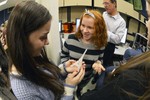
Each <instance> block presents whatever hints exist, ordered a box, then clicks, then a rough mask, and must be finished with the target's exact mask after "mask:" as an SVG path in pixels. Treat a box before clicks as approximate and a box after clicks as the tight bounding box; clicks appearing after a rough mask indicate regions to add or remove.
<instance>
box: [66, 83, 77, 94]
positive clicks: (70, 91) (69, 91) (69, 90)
mask: <svg viewBox="0 0 150 100" xmlns="http://www.w3.org/2000/svg"><path fill="white" fill-rule="evenodd" d="M64 89H65V92H64V95H66V96H71V95H73V92H74V90H75V86H73V85H68V84H64Z"/></svg>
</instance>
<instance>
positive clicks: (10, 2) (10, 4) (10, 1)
mask: <svg viewBox="0 0 150 100" xmlns="http://www.w3.org/2000/svg"><path fill="white" fill-rule="evenodd" d="M2 1H5V0H0V2H2ZM20 1H25V0H8V1H7V3H6V4H4V5H2V6H0V11H2V10H4V9H6V8H10V7H13V6H14V5H15V4H16V3H17V2H20Z"/></svg>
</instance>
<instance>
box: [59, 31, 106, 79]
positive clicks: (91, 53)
mask: <svg viewBox="0 0 150 100" xmlns="http://www.w3.org/2000/svg"><path fill="white" fill-rule="evenodd" d="M85 49H88V50H87V52H86V54H85V56H84V58H83V61H84V62H85V64H86V69H85V71H86V72H85V77H84V79H86V78H89V77H92V73H93V69H92V65H93V64H94V62H95V61H97V60H102V58H103V54H104V49H105V47H102V48H101V49H96V47H95V45H94V44H85V43H83V42H82V41H81V39H78V38H76V37H75V35H74V34H71V35H69V36H68V39H67V40H66V41H65V43H64V46H63V48H62V52H61V63H64V62H66V61H67V60H69V59H74V60H78V59H79V58H80V57H81V56H82V54H83V53H84V51H85ZM84 79H83V80H84Z"/></svg>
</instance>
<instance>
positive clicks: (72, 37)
mask: <svg viewBox="0 0 150 100" xmlns="http://www.w3.org/2000/svg"><path fill="white" fill-rule="evenodd" d="M68 39H77V38H76V36H75V34H70V35H69V36H68Z"/></svg>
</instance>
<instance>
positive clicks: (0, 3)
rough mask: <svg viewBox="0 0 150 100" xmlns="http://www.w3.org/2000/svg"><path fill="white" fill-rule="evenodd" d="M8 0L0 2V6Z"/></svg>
mask: <svg viewBox="0 0 150 100" xmlns="http://www.w3.org/2000/svg"><path fill="white" fill-rule="evenodd" d="M7 1H8V0H4V1H2V2H0V6H2V5H4V4H6V3H7Z"/></svg>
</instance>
